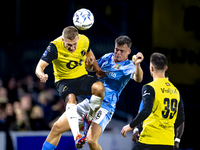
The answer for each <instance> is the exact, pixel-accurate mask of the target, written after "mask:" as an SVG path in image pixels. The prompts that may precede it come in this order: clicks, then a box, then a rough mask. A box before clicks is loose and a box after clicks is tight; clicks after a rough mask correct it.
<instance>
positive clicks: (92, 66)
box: [85, 50, 106, 78]
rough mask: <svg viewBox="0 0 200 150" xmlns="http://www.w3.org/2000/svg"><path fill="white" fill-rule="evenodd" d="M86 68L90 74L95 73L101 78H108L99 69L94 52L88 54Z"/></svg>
mask: <svg viewBox="0 0 200 150" xmlns="http://www.w3.org/2000/svg"><path fill="white" fill-rule="evenodd" d="M85 67H86V69H87V70H88V71H90V72H94V71H95V72H96V76H97V77H100V78H103V77H106V73H105V72H104V71H102V70H101V68H100V67H99V65H98V63H97V60H96V58H95V56H94V54H93V52H92V50H90V51H89V52H87V53H86V60H85Z"/></svg>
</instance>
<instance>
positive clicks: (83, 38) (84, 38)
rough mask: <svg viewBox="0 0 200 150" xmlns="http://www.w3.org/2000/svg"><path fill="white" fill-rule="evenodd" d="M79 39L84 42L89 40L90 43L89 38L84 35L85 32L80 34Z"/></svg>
mask: <svg viewBox="0 0 200 150" xmlns="http://www.w3.org/2000/svg"><path fill="white" fill-rule="evenodd" d="M78 36H79V40H81V41H83V42H88V43H89V38H88V37H87V36H86V35H84V34H79V35H78Z"/></svg>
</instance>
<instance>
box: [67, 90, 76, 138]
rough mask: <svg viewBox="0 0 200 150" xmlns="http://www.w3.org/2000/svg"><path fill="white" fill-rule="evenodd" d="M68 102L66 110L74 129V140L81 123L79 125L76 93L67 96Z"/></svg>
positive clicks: (70, 124) (71, 127) (71, 126)
mask: <svg viewBox="0 0 200 150" xmlns="http://www.w3.org/2000/svg"><path fill="white" fill-rule="evenodd" d="M65 102H66V110H65V115H66V117H67V120H68V122H69V126H70V129H71V131H72V134H73V137H74V140H76V137H77V135H78V134H80V133H79V125H78V113H77V103H76V96H75V95H74V94H69V95H68V96H67V97H66V98H65Z"/></svg>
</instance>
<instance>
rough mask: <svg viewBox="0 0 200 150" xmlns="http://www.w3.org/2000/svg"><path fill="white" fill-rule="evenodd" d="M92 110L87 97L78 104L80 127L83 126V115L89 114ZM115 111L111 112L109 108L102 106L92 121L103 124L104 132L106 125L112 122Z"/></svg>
mask: <svg viewBox="0 0 200 150" xmlns="http://www.w3.org/2000/svg"><path fill="white" fill-rule="evenodd" d="M89 110H90V102H89V100H88V99H87V98H86V99H85V100H84V101H82V102H81V103H79V104H78V105H77V113H78V115H79V117H78V118H79V119H78V121H79V127H82V126H83V122H82V117H83V116H84V115H85V114H88V113H89ZM112 115H113V113H110V112H109V111H108V110H106V109H104V108H102V107H100V108H99V110H98V112H97V113H96V116H95V117H94V118H93V120H92V122H95V123H97V124H99V125H100V126H101V129H102V132H103V131H104V130H105V128H106V126H107V125H108V123H109V122H110V120H111V118H112Z"/></svg>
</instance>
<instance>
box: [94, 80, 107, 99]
mask: <svg viewBox="0 0 200 150" xmlns="http://www.w3.org/2000/svg"><path fill="white" fill-rule="evenodd" d="M104 91H105V89H104V85H103V83H102V82H95V83H94V84H93V85H92V94H93V95H96V96H99V97H104Z"/></svg>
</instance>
